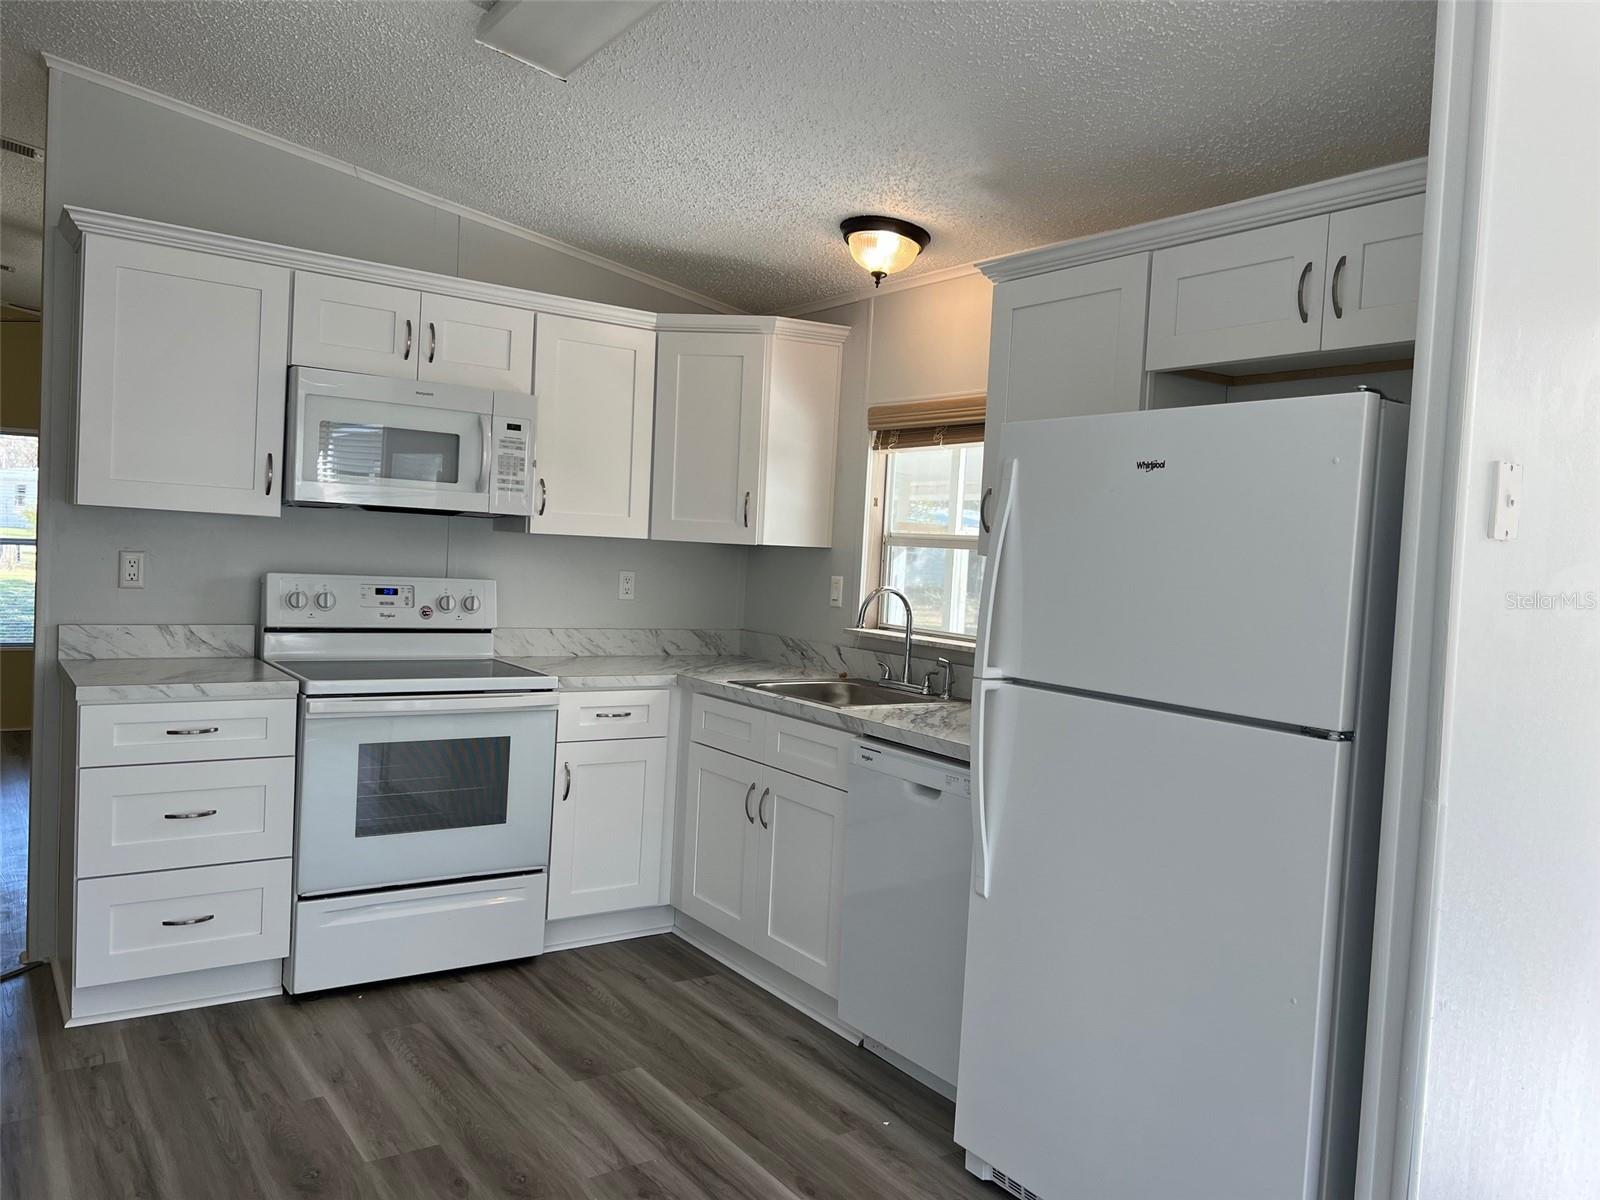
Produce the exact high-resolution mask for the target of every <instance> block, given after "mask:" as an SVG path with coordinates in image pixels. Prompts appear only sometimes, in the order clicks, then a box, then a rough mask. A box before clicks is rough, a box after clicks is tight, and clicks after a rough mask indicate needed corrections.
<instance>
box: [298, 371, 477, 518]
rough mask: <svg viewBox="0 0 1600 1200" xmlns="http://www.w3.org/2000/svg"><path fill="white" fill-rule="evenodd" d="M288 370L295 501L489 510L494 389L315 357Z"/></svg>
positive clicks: (428, 509)
mask: <svg viewBox="0 0 1600 1200" xmlns="http://www.w3.org/2000/svg"><path fill="white" fill-rule="evenodd" d="M290 376H291V381H290V388H291V396H290V406H289V468H290V469H289V480H288V487H287V489H286V492H285V498H286V499H287V500H288V502H289V503H291V504H326V505H358V506H364V507H368V508H403V509H421V510H424V511H428V512H451V513H487V512H488V511H489V496H490V493H491V491H493V490H494V489H493V467H494V464H493V463H491V462H490V447H491V445H492V443H493V438H492V434H491V427H492V423H493V411H494V393H493V392H490V391H485V390H483V389H481V388H470V387H458V386H452V385H449V384H418V383H414V382H409V381H407V380H403V379H380V378H378V377H376V376H372V375H352V374H349V373H347V372H344V371H322V370H317V369H314V368H310V367H296V368H294V370H293V371H292V372H291V373H290Z"/></svg>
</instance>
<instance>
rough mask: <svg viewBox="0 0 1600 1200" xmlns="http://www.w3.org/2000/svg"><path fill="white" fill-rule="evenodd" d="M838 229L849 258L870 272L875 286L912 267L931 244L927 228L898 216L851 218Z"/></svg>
mask: <svg viewBox="0 0 1600 1200" xmlns="http://www.w3.org/2000/svg"><path fill="white" fill-rule="evenodd" d="M839 228H840V231H841V232H842V233H843V234H844V240H845V244H846V245H847V246H849V247H850V257H851V258H853V259H855V260H856V262H857V263H858V264H860V266H861V267H863V268H864V269H865V270H867V271H868V272H870V273H871V275H872V278H873V281H874V282H875V283H881V282H883V278H884V276H886V275H893V274H894V273H895V272H896V271H903V270H905V269H906V268H907V267H909V266H910V265H911V264H912V263H913V262H915V261H916V257H917V255H919V254H921V253H922V251H923V248H924V247H926V246H927V244H928V241H929V235H928V231H927V230H926V229H923V228H922V227H921V226H920V225H913V224H911V222H909V221H902V220H899V219H898V218H896V217H851V218H850V219H849V220H848V221H844V222H842V223H841V224H840V226H839Z"/></svg>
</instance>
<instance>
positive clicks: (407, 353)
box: [400, 317, 411, 362]
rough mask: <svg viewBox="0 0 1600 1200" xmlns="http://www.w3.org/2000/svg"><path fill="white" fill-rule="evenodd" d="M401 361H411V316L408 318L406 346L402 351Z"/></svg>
mask: <svg viewBox="0 0 1600 1200" xmlns="http://www.w3.org/2000/svg"><path fill="white" fill-rule="evenodd" d="M400 361H401V362H410V361H411V318H410V317H407V318H406V348H405V349H404V350H402V351H401V352H400Z"/></svg>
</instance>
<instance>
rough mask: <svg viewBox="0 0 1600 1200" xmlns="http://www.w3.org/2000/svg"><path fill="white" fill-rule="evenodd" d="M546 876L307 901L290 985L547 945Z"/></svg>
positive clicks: (361, 978)
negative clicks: (545, 922)
mask: <svg viewBox="0 0 1600 1200" xmlns="http://www.w3.org/2000/svg"><path fill="white" fill-rule="evenodd" d="M544 908H545V876H544V874H543V872H540V873H538V874H534V875H512V876H507V877H505V878H502V879H480V880H474V881H472V882H469V883H443V884H437V885H435V886H431V887H416V888H402V889H397V890H394V891H387V892H369V893H366V894H364V895H355V896H336V897H332V898H329V899H324V900H302V901H300V902H299V903H298V904H297V905H295V915H294V948H293V949H292V950H291V951H290V954H289V962H288V966H287V969H286V970H285V972H284V980H283V983H284V987H285V988H286V989H287V990H288V991H290V992H294V993H300V992H316V991H321V990H322V989H324V988H332V987H345V986H347V985H349V984H353V983H371V982H373V981H375V980H379V979H400V978H403V977H405V976H408V975H426V974H428V973H429V972H431V971H450V970H455V969H456V968H458V967H470V966H476V965H478V964H480V963H493V962H504V961H506V960H507V959H513V958H527V957H529V956H530V955H534V954H540V953H542V952H543V951H544Z"/></svg>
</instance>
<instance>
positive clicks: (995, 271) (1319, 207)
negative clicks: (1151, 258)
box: [977, 158, 1428, 283]
mask: <svg viewBox="0 0 1600 1200" xmlns="http://www.w3.org/2000/svg"><path fill="white" fill-rule="evenodd" d="M1427 178H1428V160H1427V159H1426V158H1413V159H1409V160H1407V161H1405V162H1400V163H1393V164H1391V165H1389V166H1386V167H1376V168H1374V169H1372V170H1370V171H1361V172H1358V173H1357V174H1354V175H1341V176H1339V177H1338V178H1336V179H1325V180H1322V181H1321V182H1319V183H1308V184H1306V185H1304V186H1303V187H1297V188H1289V189H1287V190H1285V191H1281V192H1271V193H1269V194H1267V195H1265V196H1252V197H1251V198H1250V199H1248V200H1237V201H1235V202H1233V203H1232V204H1221V205H1218V206H1217V207H1215V208H1203V209H1200V210H1199V211H1198V212H1192V213H1183V214H1181V215H1179V216H1175V217H1163V218H1161V219H1160V220H1158V221H1147V222H1145V223H1144V224H1143V225H1130V226H1128V228H1126V229H1118V230H1114V231H1112V232H1110V233H1096V234H1090V235H1089V236H1087V237H1081V238H1073V239H1071V240H1070V241H1065V242H1055V243H1054V244H1052V245H1049V246H1040V247H1038V248H1037V249H1034V250H1024V251H1022V252H1021V253H1018V254H1008V255H1005V256H1004V257H1001V258H991V259H986V260H985V261H983V262H980V263H978V264H977V266H978V270H980V271H982V272H983V273H984V274H985V275H987V276H988V277H989V278H990V279H992V280H994V282H996V283H1005V282H1007V281H1009V280H1012V279H1025V278H1027V277H1028V276H1030V275H1042V274H1044V273H1045V272H1047V271H1059V270H1061V269H1063V268H1065V267H1076V266H1081V265H1083V264H1085V263H1091V262H1101V261H1104V260H1105V259H1109V258H1120V257H1121V256H1122V255H1124V254H1137V253H1139V252H1140V251H1144V250H1164V249H1166V248H1167V247H1169V246H1181V245H1183V244H1185V243H1187V242H1198V241H1204V240H1205V239H1207V238H1214V237H1221V236H1223V235H1225V234H1230V233H1241V232H1243V231H1244V230H1247V229H1259V228H1261V227H1262V226H1263V225H1277V224H1280V223H1282V222H1284V221H1295V220H1298V219H1300V218H1301V217H1316V216H1321V215H1323V214H1324V213H1329V212H1336V211H1338V210H1339V209H1343V208H1358V207H1360V206H1361V205H1364V204H1377V203H1378V202H1380V201H1383V200H1396V199H1399V198H1400V197H1402V196H1414V195H1416V194H1417V193H1418V192H1420V191H1422V190H1423V188H1424V187H1425V186H1426V184H1427Z"/></svg>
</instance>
